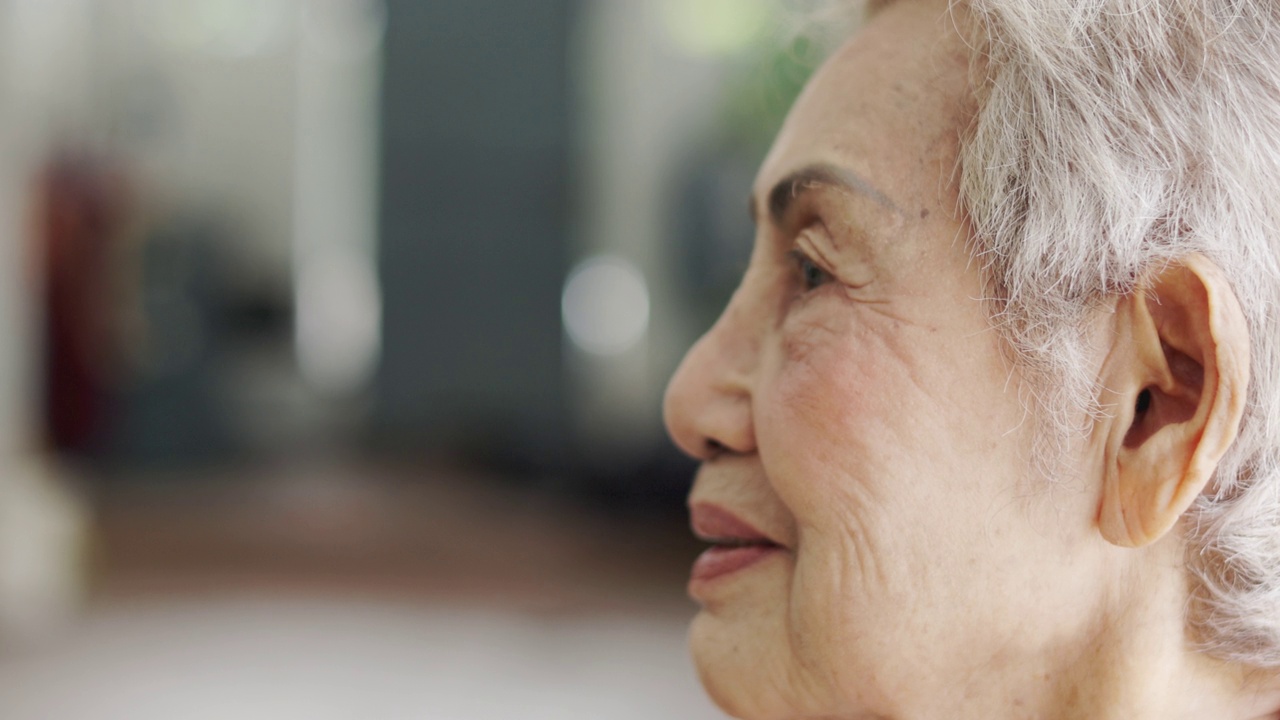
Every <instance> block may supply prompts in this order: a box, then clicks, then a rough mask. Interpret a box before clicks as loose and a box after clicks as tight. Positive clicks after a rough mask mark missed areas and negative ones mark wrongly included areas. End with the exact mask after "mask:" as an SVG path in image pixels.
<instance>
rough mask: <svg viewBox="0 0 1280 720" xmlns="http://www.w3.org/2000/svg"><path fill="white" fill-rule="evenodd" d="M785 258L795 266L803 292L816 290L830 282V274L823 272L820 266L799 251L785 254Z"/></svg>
mask: <svg viewBox="0 0 1280 720" xmlns="http://www.w3.org/2000/svg"><path fill="white" fill-rule="evenodd" d="M787 256H788V257H789V258H790V259H791V262H792V264H793V265H795V268H796V273H797V275H798V276H799V279H800V285H801V287H803V288H804V291H805V292H810V291H812V290H817V289H818V288H819V287H822V286H823V285H826V284H827V283H829V282H831V281H832V279H833V278H832V277H831V273H829V272H827V271H826V270H823V269H822V266H820V265H818V263H816V262H814V261H813V259H812V258H810V257H809V256H808V255H806V254H804V253H803V252H801V251H800V250H792V251H791V252H789V253H787Z"/></svg>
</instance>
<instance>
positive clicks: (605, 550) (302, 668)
mask: <svg viewBox="0 0 1280 720" xmlns="http://www.w3.org/2000/svg"><path fill="white" fill-rule="evenodd" d="M93 497H94V501H93V506H94V508H95V531H94V533H93V537H94V542H93V549H92V554H91V556H92V558H93V560H92V564H91V566H92V580H91V583H90V587H91V589H92V592H91V595H90V598H89V602H88V604H87V607H86V609H85V612H84V614H83V616H82V617H80V618H79V619H78V620H76V621H75V622H74V623H73V624H72V625H71V626H70V627H68V628H66V629H65V630H63V631H61V632H59V633H58V634H56V635H55V636H54V637H53V638H52V639H51V640H49V641H47V642H45V643H43V644H41V645H38V646H36V647H33V648H27V649H24V650H12V649H11V650H10V651H8V652H3V653H0V698H3V700H0V707H2V708H3V712H0V716H3V717H4V718H7V719H12V720H27V719H28V718H29V719H31V720H35V719H36V718H41V719H44V718H53V719H55V720H63V719H65V720H80V719H81V718H84V719H85V720H88V719H89V718H93V720H101V719H102V718H112V717H119V718H129V719H130V720H151V718H156V719H157V720H159V719H160V718H164V719H165V720H188V719H192V720H194V719H197V718H199V719H201V720H202V719H203V718H227V717H235V718H245V719H247V720H255V719H256V718H264V719H265V718H272V719H273V720H292V719H293V718H299V719H301V718H308V719H311V718H315V719H317V720H327V719H328V718H334V719H335V720H336V719H339V718H341V719H343V720H346V719H347V718H351V719H352V720H354V719H356V718H361V719H365V718H371V719H376V718H440V719H441V720H488V719H489V718H507V717H510V718H521V719H522V720H524V719H527V718H531V717H532V718H544V717H545V718H558V719H561V720H576V719H577V718H584V719H585V718H620V719H630V718H635V719H636V720H640V719H641V718H690V719H691V720H703V719H708V720H709V719H711V718H721V717H722V716H721V715H720V714H719V713H717V712H716V711H715V710H714V709H712V708H711V706H710V705H709V704H708V702H707V701H706V700H705V699H704V698H703V696H702V693H701V691H700V689H699V688H698V687H697V684H696V681H695V680H694V677H693V670H692V668H691V667H690V666H689V662H688V660H687V657H686V653H685V649H684V632H685V626H686V625H687V622H688V619H689V618H690V617H691V616H692V614H693V613H694V612H695V610H696V608H695V607H694V606H693V605H692V603H690V602H689V601H688V600H687V599H686V598H685V596H684V584H685V581H686V578H687V574H688V567H689V563H690V562H691V561H692V558H693V556H694V554H695V553H696V551H697V546H696V545H695V544H694V543H693V542H692V540H691V539H690V538H689V535H688V531H687V529H685V528H684V527H683V523H682V522H681V521H679V519H678V515H674V514H673V516H672V517H671V518H668V519H666V520H662V521H658V520H655V518H654V517H653V516H652V515H651V514H650V515H648V516H646V517H638V516H629V515H625V514H624V515H621V516H620V515H618V514H616V513H615V514H614V515H603V514H601V513H599V512H597V511H593V510H591V509H590V508H588V507H585V506H583V505H580V504H576V503H572V502H569V501H566V500H563V499H559V500H557V499H549V496H548V495H547V494H545V493H538V492H535V491H534V490H532V489H530V488H529V486H528V485H527V484H521V483H516V482H513V481H510V480H504V479H502V478H494V477H485V476H482V475H479V474H476V473H473V472H466V471H461V470H457V469H449V468H445V467H440V466H436V467H430V468H427V467H404V466H400V467H391V466H385V465H384V466H375V465H372V464H368V463H363V464H361V463H354V464H353V463H346V464H337V463H312V464H297V463H294V464H288V465H279V466H257V467H250V468H237V469H223V470H221V471H208V472H205V473H185V474H163V473H156V474H151V475H148V476H137V477H130V478H127V479H125V480H124V481H120V480H118V479H117V480H115V481H113V482H112V483H103V484H99V485H98V486H97V490H95V492H94V493H93Z"/></svg>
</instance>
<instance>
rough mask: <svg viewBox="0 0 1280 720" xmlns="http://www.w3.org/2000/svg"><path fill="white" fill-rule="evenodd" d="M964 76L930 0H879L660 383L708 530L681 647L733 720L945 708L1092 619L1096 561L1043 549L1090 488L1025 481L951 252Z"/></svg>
mask: <svg viewBox="0 0 1280 720" xmlns="http://www.w3.org/2000/svg"><path fill="white" fill-rule="evenodd" d="M967 72H968V55H967V54H966V49H965V45H964V42H963V40H962V39H961V38H960V37H959V35H958V33H957V31H956V29H955V28H954V25H953V21H952V20H951V19H950V17H949V16H948V15H947V7H946V2H944V1H942V0H912V1H910V2H897V3H892V4H890V5H889V6H888V7H887V8H886V9H884V10H883V11H881V12H880V13H878V14H877V15H876V16H875V17H873V18H872V19H871V20H870V21H869V22H868V24H867V25H866V26H865V27H864V28H863V29H862V30H861V31H860V33H859V34H857V35H856V36H855V37H854V38H852V39H851V40H850V41H849V42H848V43H847V44H846V45H845V46H844V47H842V48H841V49H840V50H839V51H837V52H836V53H835V54H834V55H833V56H832V57H831V58H830V60H829V61H828V62H827V63H826V64H825V65H824V66H823V67H822V68H821V69H820V70H819V72H818V73H817V74H816V75H815V76H814V78H813V79H812V80H811V82H810V84H809V86H808V87H807V88H806V90H805V92H804V93H803V94H802V95H801V97H800V98H799V99H798V101H797V102H796V104H795V106H794V108H793V110H792V112H791V114H790V116H789V117H788V120H787V122H786V124H785V126H784V127H783V129H782V130H781V132H780V134H779V135H778V137H777V139H776V142H775V144H774V146H773V148H772V150H771V152H770V154H769V155H768V157H767V158H766V160H765V161H764V163H763V165H762V167H761V169H760V171H759V174H758V176H757V180H756V183H755V187H754V190H753V197H752V208H753V212H754V214H755V219H756V225H757V231H756V236H755V240H754V249H753V252H752V257H751V262H750V265H749V267H748V269H747V271H746V273H745V276H744V277H743V279H742V281H741V285H740V286H739V288H738V289H737V291H736V293H735V294H734V296H733V297H732V299H731V300H730V302H729V305H728V307H727V308H726V309H725V310H724V313H723V315H722V316H721V317H720V319H719V321H718V322H717V323H716V324H715V326H714V327H712V328H711V329H710V330H709V331H708V332H707V334H706V335H705V336H704V337H703V338H702V339H701V340H700V341H699V342H698V343H697V344H696V345H695V346H694V347H693V348H692V349H691V350H690V351H689V353H688V355H687V357H686V358H685V360H684V362H683V363H682V365H681V367H680V369H679V370H678V371H677V373H676V375H675V376H674V378H673V379H672V381H671V384H670V386H669V388H668V391H667V397H666V401H665V417H666V422H667V426H668V429H669V432H670V434H671V435H672V437H673V438H674V439H675V441H676V443H677V444H678V445H679V446H680V447H681V448H682V449H683V450H684V452H686V453H688V454H689V455H691V456H693V457H695V458H697V459H699V460H701V461H702V466H701V469H700V471H699V473H698V475H697V479H696V482H695V485H694V488H693V490H692V492H691V495H690V499H689V503H690V508H691V514H692V517H693V525H694V530H695V532H697V533H698V534H699V535H700V536H702V537H703V538H704V539H708V540H712V541H716V542H718V543H719V546H718V547H716V548H714V549H713V550H712V551H710V552H709V553H708V554H707V555H704V556H703V557H702V558H701V559H700V560H699V562H698V564H697V565H696V566H695V569H694V574H693V578H692V580H691V582H690V588H689V589H690V593H691V594H692V596H693V597H694V598H695V599H696V600H697V601H698V602H699V603H700V605H701V606H702V611H701V613H700V614H699V615H698V617H697V618H696V620H695V621H694V625H693V628H692V631H691V645H692V650H693V654H694V659H695V662H696V664H697V667H698V669H699V673H700V675H701V677H702V680H703V683H704V685H705V686H706V687H707V689H708V691H709V692H710V694H711V695H712V696H713V698H714V699H715V700H716V701H717V702H718V703H719V704H720V705H721V706H722V707H723V708H725V709H726V710H727V711H728V712H730V713H731V714H733V715H735V716H738V717H744V718H793V717H805V718H826V717H898V716H906V717H944V716H948V715H952V716H954V715H953V713H952V711H953V710H954V709H955V708H956V707H958V706H961V705H963V704H964V703H965V702H966V698H967V697H968V694H969V693H970V691H971V690H972V689H973V686H974V685H975V684H982V685H983V686H984V691H985V687H986V686H990V685H992V684H994V685H996V686H998V685H999V683H1000V682H1001V677H1002V674H1003V673H1004V671H1005V670H1009V671H1010V673H1011V674H1014V671H1015V670H1016V671H1017V674H1018V675H1019V676H1020V677H1022V676H1025V674H1026V670H1027V669H1028V663H1032V664H1034V663H1035V662H1038V659H1039V658H1041V657H1043V656H1044V653H1045V650H1046V648H1047V647H1050V646H1052V644H1053V643H1055V642H1056V641H1057V639H1058V638H1061V637H1079V636H1081V635H1087V634H1088V633H1089V632H1090V629H1089V628H1087V627H1082V626H1083V625H1084V624H1086V623H1088V622H1089V619H1088V618H1090V617H1091V613H1090V612H1089V601H1088V598H1089V591H1090V590H1091V588H1089V587H1082V586H1081V584H1082V583H1088V582H1089V580H1088V579H1087V578H1090V577H1093V576H1094V573H1093V571H1094V570H1096V568H1087V567H1080V566H1079V564H1078V563H1074V562H1066V563H1064V562H1061V561H1060V559H1061V558H1073V557H1076V554H1075V553H1074V552H1073V548H1074V547H1075V546H1076V545H1078V544H1081V543H1088V542H1094V541H1095V540H1096V537H1095V535H1094V534H1092V533H1090V528H1089V525H1088V523H1087V522H1085V521H1084V520H1083V519H1084V518H1088V517H1090V516H1091V512H1092V511H1091V509H1090V507H1089V506H1090V504H1091V503H1095V502H1096V497H1094V496H1092V495H1090V494H1088V493H1081V492H1074V493H1073V492H1071V491H1069V490H1060V491H1058V492H1037V491H1032V492H1028V491H1027V489H1028V487H1030V486H1031V485H1032V484H1034V483H1037V482H1042V481H1041V480H1040V479H1039V478H1038V477H1033V475H1034V473H1031V472H1030V471H1029V467H1030V465H1031V462H1030V460H1031V454H1030V449H1031V446H1032V440H1033V437H1032V436H1033V433H1034V428H1033V427H1032V426H1033V425H1034V423H1032V422H1029V421H1028V418H1027V409H1026V403H1025V402H1024V399H1025V398H1024V390H1025V387H1024V384H1023V381H1022V380H1021V379H1020V376H1019V373H1018V370H1017V368H1016V367H1015V366H1014V365H1013V363H1011V361H1009V360H1008V357H1007V353H1005V352H1003V351H1002V345H1001V340H1000V338H999V337H998V335H997V332H996V331H995V330H994V329H993V327H992V323H991V320H990V318H989V315H988V313H987V309H986V308H985V307H984V304H983V302H982V297H983V294H984V287H983V283H982V278H981V275H980V272H979V268H978V267H977V264H976V263H975V261H974V260H973V257H972V255H971V253H970V251H969V249H968V248H967V246H966V239H967V238H968V237H969V234H968V233H969V231H968V228H967V227H966V225H965V220H964V217H963V214H962V213H961V212H960V211H959V209H958V204H957V203H958V201H957V193H956V188H955V185H954V176H955V175H954V170H955V167H956V159H957V151H958V150H957V148H958V137H959V132H960V127H961V123H962V122H963V121H964V120H965V118H966V117H967V114H966V113H967V108H968V103H969V102H970V99H969V95H968V92H967V87H968V85H967V78H968V75H967ZM1063 518H1067V519H1068V520H1066V521H1064V520H1063ZM1076 518H1079V519H1081V521H1079V522H1075V521H1074V519H1076ZM1086 556H1087V554H1086ZM1006 701H1009V696H1006ZM965 716H966V717H968V716H969V715H965ZM974 717H978V715H974Z"/></svg>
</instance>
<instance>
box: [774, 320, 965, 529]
mask: <svg viewBox="0 0 1280 720" xmlns="http://www.w3.org/2000/svg"><path fill="white" fill-rule="evenodd" d="M918 332H921V331H917V330H915V329H908V330H904V329H903V328H902V327H901V323H899V322H898V321H896V320H893V319H891V318H882V317H874V318H869V319H864V320H862V321H860V322H857V323H850V324H849V325H848V326H846V327H843V328H833V327H830V326H825V327H820V326H810V327H804V328H800V329H796V330H794V331H791V332H788V333H786V336H785V337H784V340H783V342H782V343H781V347H780V353H779V357H777V358H776V366H775V367H774V368H773V372H772V373H770V376H771V378H772V383H771V384H770V386H769V387H768V388H767V389H766V394H765V395H764V397H763V398H762V402H760V403H759V407H758V408H757V416H758V417H757V418H756V425H757V433H758V436H759V437H758V441H759V443H760V445H761V454H762V457H763V459H764V460H765V462H766V464H768V463H769V462H770V461H771V460H773V461H776V462H777V463H780V464H783V465H784V466H783V467H777V468H776V472H775V471H774V470H773V469H771V471H770V473H769V474H770V477H772V478H774V480H775V482H776V483H778V484H779V485H780V486H781V487H780V488H779V489H780V491H783V492H786V491H787V490H791V491H792V492H793V494H798V495H799V496H798V497H796V498H795V499H796V500H797V501H800V502H802V503H803V502H804V500H805V499H806V498H805V496H806V495H808V494H815V495H818V494H822V495H826V496H827V498H828V499H830V494H829V493H830V492H832V491H833V490H835V491H838V490H840V489H841V488H840V486H841V485H843V484H844V482H843V479H844V478H847V477H848V476H849V474H850V473H855V474H856V475H859V476H864V477H865V476H871V477H876V476H882V475H883V473H884V471H885V470H886V469H887V468H893V469H894V472H895V473H901V472H903V471H904V470H906V469H908V468H909V467H910V466H911V465H913V464H915V463H917V462H919V461H920V459H921V454H920V452H919V450H920V448H921V447H924V446H927V445H928V444H929V442H930V436H931V435H932V434H935V433H936V430H937V427H938V420H939V419H940V418H939V417H938V413H937V411H936V405H937V403H936V401H935V399H934V398H933V397H932V396H931V393H930V392H929V390H928V386H927V385H926V382H925V380H926V379H924V378H922V377H921V374H922V373H926V372H928V368H923V367H921V366H920V365H919V363H917V362H915V359H914V358H913V357H912V355H911V354H910V352H909V348H908V347H906V346H905V345H906V344H905V343H903V342H902V338H903V336H904V335H905V334H911V333H918ZM939 381H941V384H946V381H945V380H941V379H939V378H934V379H933V382H939ZM788 486H791V487H788ZM815 499H816V498H815ZM797 509H798V508H797Z"/></svg>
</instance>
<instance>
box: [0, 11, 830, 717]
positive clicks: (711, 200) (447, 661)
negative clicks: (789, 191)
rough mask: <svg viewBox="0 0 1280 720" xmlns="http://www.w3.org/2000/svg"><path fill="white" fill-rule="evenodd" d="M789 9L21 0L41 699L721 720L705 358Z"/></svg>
mask: <svg viewBox="0 0 1280 720" xmlns="http://www.w3.org/2000/svg"><path fill="white" fill-rule="evenodd" d="M809 4H812V3H797V2H794V1H793V2H781V1H780V0H644V1H636V0H538V2H511V1H505V2H504V1H503V0H0V453H3V465H0V708H2V709H0V714H2V715H3V717H5V718H6V719H9V720H26V719H28V718H30V719H35V718H40V719H41V720H47V719H54V720H61V719H64V718H65V719H68V720H78V719H79V718H94V720H102V719H103V718H129V719H130V720H150V719H151V718H157V719H159V718H165V719H166V720H186V719H194V718H226V717H236V718H245V719H249V720H254V719H257V718H272V719H274V720H289V719H291V718H309V719H321V720H325V719H328V718H334V719H337V718H342V719H348V718H350V719H357V718H359V719H366V718H387V719H390V718H432V719H437V718H438V719H440V720H481V719H488V718H509V717H521V718H543V717H545V718H556V719H558V720H566V719H569V720H572V719H575V718H637V719H640V718H672V717H681V718H692V719H697V718H718V717H720V715H719V714H718V713H717V712H716V711H715V710H714V709H712V707H711V705H710V704H709V702H708V701H706V700H705V699H703V697H702V693H701V691H700V689H699V688H698V687H697V683H696V680H695V678H694V674H693V670H692V667H691V665H690V663H689V661H688V660H687V658H686V653H685V649H684V632H685V626H686V624H687V622H688V620H689V618H690V617H691V616H692V614H693V613H694V611H695V608H694V606H693V605H692V603H690V602H689V601H688V600H687V599H686V598H685V595H684V584H685V582H686V578H687V573H688V567H689V564H690V563H691V561H692V559H693V557H694V556H695V555H696V553H697V552H698V547H697V545H696V544H695V543H694V542H693V540H692V539H691V538H690V537H689V533H688V531H687V529H686V526H685V525H686V517H685V511H684V507H683V497H684V494H685V492H686V491H687V488H688V485H689V482H690V480H691V478H692V475H693V471H694V466H693V464H692V463H691V462H689V461H687V460H686V459H683V458H682V457H681V456H680V455H679V454H678V453H677V452H676V451H675V450H674V449H673V447H672V446H671V445H670V443H669V442H668V441H667V439H666V437H665V434H664V432H663V429H662V423H661V396H662V391H663V388H664V386H665V383H666V380H667V378H668V377H669V375H670V374H671V372H672V370H673V369H674V368H675V366H676V364H677V363H678V361H679V359H680V357H681V356H682V354H683V353H684V351H685V349H686V348H687V347H688V346H689V345H690V344H691V343H692V342H693V341H694V340H695V339H696V337H697V336H698V335H699V334H700V333H701V332H702V331H703V330H705V329H706V328H707V327H709V325H710V323H711V322H712V321H713V320H714V318H715V317H716V315H717V314H718V312H719V310H720V308H721V307H722V305H723V303H724V302H725V300H726V299H727V298H728V295H729V293H730V292H731V291H732V289H733V287H734V286H735V285H736V282H737V279H738V276H739V275H740V273H741V271H742V269H743V267H744V266H745V263H746V258H747V255H748V253H749V249H750V241H751V235H752V228H751V225H750V222H749V220H748V218H747V212H746V197H747V190H748V188H749V186H750V183H751V180H752V176H753V174H754V171H755V167H756V165H757V164H758V162H759V160H760V159H761V157H763V154H764V152H765V150H766V149H767V146H768V143H769V141H770V139H771V136H772V134H773V133H774V131H775V130H776V128H777V127H778V125H779V124H780V122H781V119H782V117H783V115H784V114H785V111H786V109H787V107H788V106H789V105H790V103H791V101H792V99H793V98H794V97H795V95H796V94H797V92H798V91H799V88H800V86H801V85H802V84H803V82H804V80H805V78H806V76H807V74H808V73H809V72H810V70H811V69H812V67H813V65H814V64H815V63H816V60H817V57H816V56H817V54H818V53H817V51H816V49H815V48H814V47H811V42H809V41H807V40H805V39H799V38H800V37H801V36H798V35H795V34H792V33H791V30H792V29H793V28H794V23H793V21H794V19H795V18H796V17H797V16H798V15H802V14H803V12H804V11H805V10H806V7H805V6H806V5H809Z"/></svg>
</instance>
